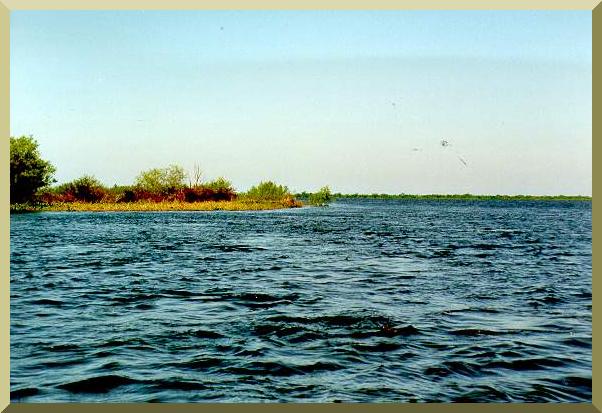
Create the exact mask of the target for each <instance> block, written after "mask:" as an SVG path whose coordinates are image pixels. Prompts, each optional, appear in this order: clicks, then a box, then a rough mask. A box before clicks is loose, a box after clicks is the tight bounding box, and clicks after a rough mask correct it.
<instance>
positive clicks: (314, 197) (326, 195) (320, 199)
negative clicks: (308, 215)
mask: <svg viewBox="0 0 602 413" xmlns="http://www.w3.org/2000/svg"><path fill="white" fill-rule="evenodd" d="M331 200H332V194H331V193H330V188H329V187H327V186H325V187H322V188H321V189H320V190H319V191H318V192H316V193H315V194H311V195H310V196H309V203H310V204H311V205H314V206H327V205H328V204H329V203H330V201H331Z"/></svg>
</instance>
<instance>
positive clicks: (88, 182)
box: [67, 175, 106, 202]
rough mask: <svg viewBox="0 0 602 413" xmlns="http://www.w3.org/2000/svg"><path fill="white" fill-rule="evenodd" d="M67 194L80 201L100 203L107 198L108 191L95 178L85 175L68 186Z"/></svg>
mask: <svg viewBox="0 0 602 413" xmlns="http://www.w3.org/2000/svg"><path fill="white" fill-rule="evenodd" d="M67 193H68V194H71V195H72V196H73V197H74V198H75V199H76V200H78V201H84V202H98V201H100V200H102V198H103V197H104V196H105V193H106V189H105V188H104V186H103V185H102V184H101V183H100V181H98V179H96V178H95V177H93V176H90V175H84V176H82V177H81V178H78V179H76V180H74V181H73V182H70V183H69V184H67Z"/></svg>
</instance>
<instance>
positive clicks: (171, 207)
mask: <svg viewBox="0 0 602 413" xmlns="http://www.w3.org/2000/svg"><path fill="white" fill-rule="evenodd" d="M294 202H295V203H294V204H293V205H291V204H290V203H288V202H285V201H263V202H255V201H249V200H242V199H241V200H234V201H201V202H186V201H160V202H155V201H136V202H98V203H90V202H65V203H55V204H51V205H46V206H43V207H33V206H23V205H19V206H15V209H14V210H12V211H13V212H25V211H86V212H103V211H105V212H109V211H259V210H266V209H282V208H291V207H300V206H302V204H301V203H300V202H299V201H294Z"/></svg>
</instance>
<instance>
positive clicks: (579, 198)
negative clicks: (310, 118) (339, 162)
mask: <svg viewBox="0 0 602 413" xmlns="http://www.w3.org/2000/svg"><path fill="white" fill-rule="evenodd" d="M296 196H297V197H299V198H301V199H303V198H304V194H296ZM332 197H333V198H334V199H337V198H339V199H409V200H446V201H447V200H459V201H496V200H499V201H591V200H592V197H591V196H585V195H472V194H460V195H439V194H429V195H410V194H399V195H392V194H333V195H332Z"/></svg>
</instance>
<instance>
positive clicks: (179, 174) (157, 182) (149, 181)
mask: <svg viewBox="0 0 602 413" xmlns="http://www.w3.org/2000/svg"><path fill="white" fill-rule="evenodd" d="M185 177H186V174H185V173H184V169H183V168H182V167H181V166H178V165H171V166H169V167H167V168H153V169H149V170H148V171H144V172H141V173H140V175H138V177H137V178H136V186H137V187H139V188H141V189H144V190H145V191H149V192H152V193H155V194H166V193H169V192H172V191H174V190H176V189H179V188H182V187H183V186H184V178H185Z"/></svg>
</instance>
